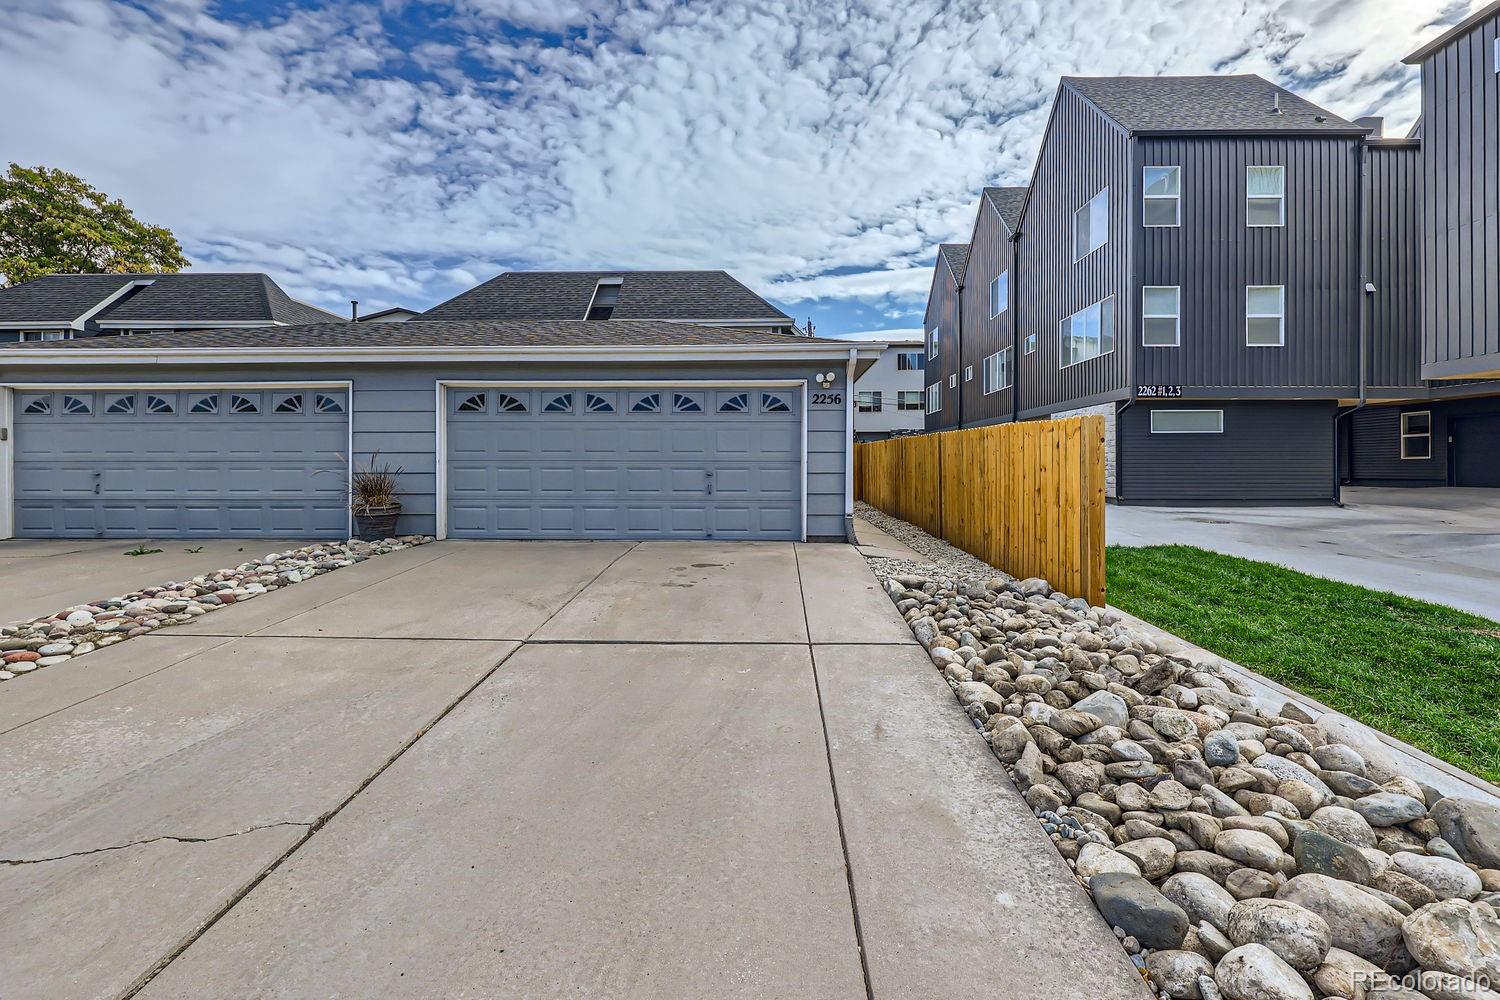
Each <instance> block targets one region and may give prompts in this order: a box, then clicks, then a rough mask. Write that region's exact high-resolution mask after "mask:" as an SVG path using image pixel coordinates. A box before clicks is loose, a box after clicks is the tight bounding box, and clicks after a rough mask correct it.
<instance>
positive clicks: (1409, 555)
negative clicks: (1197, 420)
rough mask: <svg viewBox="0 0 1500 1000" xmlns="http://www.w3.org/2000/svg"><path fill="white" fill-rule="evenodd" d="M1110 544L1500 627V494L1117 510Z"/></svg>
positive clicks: (1366, 490)
mask: <svg viewBox="0 0 1500 1000" xmlns="http://www.w3.org/2000/svg"><path fill="white" fill-rule="evenodd" d="M1107 520H1108V526H1107V530H1106V537H1107V538H1108V540H1109V544H1111V545H1196V546H1198V547H1200V548H1205V549H1209V550H1210V551H1213V552H1222V553H1224V554H1225V555H1232V556H1242V557H1244V558H1246V559H1259V560H1263V561H1265V562H1273V563H1279V564H1281V565H1283V566H1289V567H1291V568H1292V569H1295V570H1300V571H1302V572H1304V573H1311V574H1313V575H1314V576H1323V577H1328V578H1330V579H1333V580H1343V581H1344V582H1346V583H1354V584H1358V585H1360V586H1362V587H1371V588H1373V589H1375V590H1388V591H1393V592H1395V593H1398V594H1405V595H1407V596H1409V597H1416V598H1420V599H1422V600H1427V601H1435V602H1437V603H1439V604H1447V605H1449V606H1451V607H1455V608H1462V609H1463V610H1465V611H1471V612H1473V613H1475V614H1479V615H1484V616H1485V617H1487V618H1493V619H1495V620H1497V621H1500V571H1497V569H1496V567H1500V490H1484V489H1460V488H1441V487H1435V488H1430V489H1377V488H1373V487H1345V488H1344V506H1343V507H1342V508H1339V507H1213V508H1198V507H1192V508H1189V507H1135V506H1111V507H1110V508H1109V511H1108V518H1107Z"/></svg>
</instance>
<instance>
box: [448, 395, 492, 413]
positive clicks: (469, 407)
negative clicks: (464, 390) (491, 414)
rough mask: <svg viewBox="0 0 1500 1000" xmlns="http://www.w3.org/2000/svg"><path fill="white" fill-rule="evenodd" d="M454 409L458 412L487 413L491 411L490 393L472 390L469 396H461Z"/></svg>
mask: <svg viewBox="0 0 1500 1000" xmlns="http://www.w3.org/2000/svg"><path fill="white" fill-rule="evenodd" d="M454 409H455V412H457V413H486V412H488V411H489V398H488V394H486V393H483V392H472V393H469V394H468V395H467V396H460V397H459V399H458V406H457V407H455V408H454Z"/></svg>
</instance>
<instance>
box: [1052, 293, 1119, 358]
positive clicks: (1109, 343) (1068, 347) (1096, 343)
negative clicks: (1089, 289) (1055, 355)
mask: <svg viewBox="0 0 1500 1000" xmlns="http://www.w3.org/2000/svg"><path fill="white" fill-rule="evenodd" d="M1058 344H1059V346H1060V359H1059V361H1058V367H1060V368H1066V367H1068V366H1069V365H1076V364H1078V363H1079V362H1080V361H1088V360H1089V359H1090V358H1097V357H1101V356H1103V355H1105V354H1109V353H1111V352H1113V351H1114V349H1115V299H1114V296H1110V297H1109V298H1107V299H1105V300H1104V301H1103V302H1095V303H1094V304H1093V305H1091V306H1089V307H1088V308H1087V309H1080V310H1078V311H1077V312H1076V313H1074V314H1073V315H1071V316H1069V317H1068V318H1067V319H1065V320H1063V321H1062V323H1061V324H1060V325H1059V327H1058Z"/></svg>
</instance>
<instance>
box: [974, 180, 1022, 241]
mask: <svg viewBox="0 0 1500 1000" xmlns="http://www.w3.org/2000/svg"><path fill="white" fill-rule="evenodd" d="M1030 190H1031V189H1030V188H1026V187H987V188H985V189H984V196H985V197H986V198H988V199H989V201H990V204H991V205H994V206H995V211H996V212H999V213H1000V221H1001V222H1004V223H1005V228H1007V229H1009V230H1010V231H1011V232H1012V233H1015V232H1019V231H1020V229H1021V206H1022V205H1024V204H1025V203H1026V193H1027V192H1028V191H1030Z"/></svg>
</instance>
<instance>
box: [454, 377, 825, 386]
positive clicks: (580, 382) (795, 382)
mask: <svg viewBox="0 0 1500 1000" xmlns="http://www.w3.org/2000/svg"><path fill="white" fill-rule="evenodd" d="M806 382H807V379H805V378H748V379H747V378H740V379H734V378H673V379H649V378H632V379H603V378H601V379H577V378H573V379H525V378H507V379H498V380H495V379H465V378H445V379H439V383H440V384H441V385H444V386H446V387H447V388H449V389H567V388H571V387H573V386H575V385H576V386H583V387H584V388H588V389H670V388H672V387H674V386H693V387H695V388H704V389H717V388H725V389H760V388H766V389H774V388H783V389H789V388H792V387H794V386H799V385H802V384H804V383H806Z"/></svg>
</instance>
